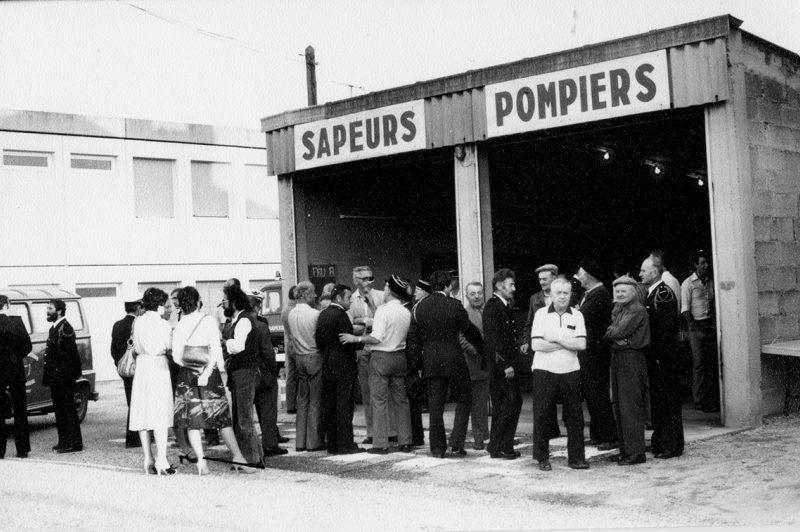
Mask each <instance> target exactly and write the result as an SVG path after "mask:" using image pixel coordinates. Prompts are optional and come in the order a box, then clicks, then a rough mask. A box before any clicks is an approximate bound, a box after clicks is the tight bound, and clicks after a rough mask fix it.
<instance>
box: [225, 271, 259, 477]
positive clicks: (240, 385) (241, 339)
mask: <svg viewBox="0 0 800 532" xmlns="http://www.w3.org/2000/svg"><path fill="white" fill-rule="evenodd" d="M222 291H223V294H224V297H223V299H222V306H223V308H224V309H225V316H226V317H229V318H231V324H230V326H229V327H226V328H225V331H224V333H223V335H222V338H223V340H224V344H223V352H224V356H225V366H226V368H227V370H228V387H229V388H230V389H231V397H232V399H233V407H232V413H233V430H234V432H235V433H236V441H237V442H238V443H239V448H240V449H241V450H242V454H243V455H244V457H245V459H246V460H247V463H248V464H254V465H257V464H260V463H261V460H262V458H263V456H264V450H263V448H262V444H261V441H259V439H258V436H257V435H256V431H255V426H254V424H253V423H254V421H253V403H254V401H255V396H256V390H257V389H258V387H259V385H260V384H261V371H260V370H259V366H260V365H261V361H260V359H259V351H258V343H259V337H258V326H257V325H256V323H255V321H256V320H255V318H254V317H253V314H252V311H251V310H252V309H251V308H250V301H249V300H248V299H247V294H245V293H244V292H243V291H242V289H241V288H239V287H237V286H233V285H230V286H225V287H224V288H223V289H222Z"/></svg>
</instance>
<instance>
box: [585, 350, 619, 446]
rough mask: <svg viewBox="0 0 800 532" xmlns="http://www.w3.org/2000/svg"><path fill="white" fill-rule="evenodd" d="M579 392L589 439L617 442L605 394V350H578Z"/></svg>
mask: <svg viewBox="0 0 800 532" xmlns="http://www.w3.org/2000/svg"><path fill="white" fill-rule="evenodd" d="M578 358H579V360H580V363H581V395H582V396H583V398H584V400H585V401H586V408H587V410H589V438H591V439H593V440H597V441H601V442H613V441H617V424H616V421H614V409H613V408H612V406H611V398H610V397H609V395H608V393H609V384H610V379H611V357H610V355H609V353H608V352H605V351H601V352H591V351H581V352H580V353H578Z"/></svg>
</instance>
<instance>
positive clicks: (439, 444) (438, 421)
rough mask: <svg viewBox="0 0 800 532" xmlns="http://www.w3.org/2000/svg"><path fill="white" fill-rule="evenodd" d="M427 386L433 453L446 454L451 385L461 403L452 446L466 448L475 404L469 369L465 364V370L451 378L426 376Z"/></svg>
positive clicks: (451, 442)
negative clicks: (445, 415) (473, 403)
mask: <svg viewBox="0 0 800 532" xmlns="http://www.w3.org/2000/svg"><path fill="white" fill-rule="evenodd" d="M425 386H426V388H427V392H428V415H429V423H430V447H431V453H432V454H434V455H436V454H442V453H444V452H445V451H446V450H447V435H446V434H445V428H444V406H445V404H446V403H447V390H448V387H450V388H452V395H453V396H454V397H455V400H456V402H457V404H456V417H455V420H454V421H453V431H452V433H451V435H450V445H451V447H455V448H457V449H463V448H464V440H465V439H466V438H467V427H468V426H469V412H470V408H471V407H472V388H471V386H470V381H469V372H468V370H467V368H466V367H464V371H463V372H460V373H459V374H457V375H453V376H451V377H425Z"/></svg>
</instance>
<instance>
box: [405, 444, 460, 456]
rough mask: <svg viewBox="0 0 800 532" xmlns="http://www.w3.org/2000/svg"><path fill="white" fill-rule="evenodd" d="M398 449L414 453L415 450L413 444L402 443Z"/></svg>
mask: <svg viewBox="0 0 800 532" xmlns="http://www.w3.org/2000/svg"><path fill="white" fill-rule="evenodd" d="M397 450H398V451H400V452H401V453H413V452H414V448H413V447H412V446H411V445H401V446H400V447H398V448H397ZM464 454H467V453H464Z"/></svg>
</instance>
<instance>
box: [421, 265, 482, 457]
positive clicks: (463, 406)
mask: <svg viewBox="0 0 800 532" xmlns="http://www.w3.org/2000/svg"><path fill="white" fill-rule="evenodd" d="M430 285H431V290H432V291H433V293H432V294H431V295H430V296H428V297H426V298H425V299H423V300H422V301H420V302H419V303H418V304H417V306H416V307H414V312H413V313H412V319H411V327H410V328H409V331H408V342H407V347H408V351H409V356H410V358H411V360H412V367H416V364H415V363H414V362H415V361H417V360H420V359H421V361H422V376H423V378H424V379H425V383H426V388H427V392H428V408H429V412H430V418H429V419H430V448H431V454H432V455H433V456H435V457H437V458H444V457H445V453H446V451H447V438H446V434H445V427H444V405H445V403H446V402H447V390H448V386H449V387H450V390H451V393H452V395H453V396H455V397H456V401H457V402H458V405H457V406H456V417H455V421H454V422H453V433H452V434H451V437H450V445H451V447H454V448H455V449H456V456H465V455H466V454H467V453H466V451H464V440H465V439H466V434H467V426H468V424H469V412H470V405H471V404H472V386H471V383H470V378H469V368H468V367H467V362H466V360H464V355H463V354H462V353H461V344H460V342H459V337H458V333H459V332H461V333H463V334H464V337H465V338H466V339H467V341H468V342H469V343H470V344H472V346H473V347H475V349H477V350H483V337H482V336H481V332H480V331H479V330H478V328H477V327H475V325H473V324H472V322H471V321H469V316H468V315H467V311H466V310H465V309H464V307H463V306H462V305H461V303H460V302H459V301H457V300H455V299H453V298H451V297H450V290H451V286H452V277H451V276H450V274H449V273H448V272H446V271H444V270H439V271H436V272H434V273H433V274H432V275H431V277H430Z"/></svg>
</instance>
